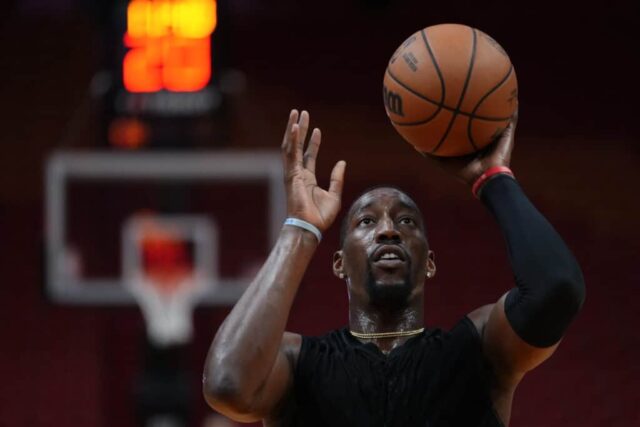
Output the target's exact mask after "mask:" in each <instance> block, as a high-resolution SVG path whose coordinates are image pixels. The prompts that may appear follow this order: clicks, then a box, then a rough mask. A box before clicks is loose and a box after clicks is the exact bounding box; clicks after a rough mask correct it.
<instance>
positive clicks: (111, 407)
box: [0, 0, 640, 427]
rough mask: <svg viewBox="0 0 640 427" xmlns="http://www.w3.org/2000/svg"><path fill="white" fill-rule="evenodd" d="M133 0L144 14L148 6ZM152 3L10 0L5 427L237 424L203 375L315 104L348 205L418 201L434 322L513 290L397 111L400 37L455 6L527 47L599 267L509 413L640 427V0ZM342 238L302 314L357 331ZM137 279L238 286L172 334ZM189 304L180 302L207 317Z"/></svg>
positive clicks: (469, 206)
mask: <svg viewBox="0 0 640 427" xmlns="http://www.w3.org/2000/svg"><path fill="white" fill-rule="evenodd" d="M129 3H135V5H134V6H136V7H139V9H138V12H135V11H134V12H131V13H133V14H131V13H130V14H129V15H127V10H131V5H129ZM151 3H153V2H152V1H151V0H149V1H146V0H132V1H131V2H129V1H127V0H118V1H116V0H113V1H111V0H14V1H11V0H9V1H8V2H7V1H5V2H4V3H3V6H2V9H3V10H2V13H1V14H0V25H1V30H0V49H1V52H2V54H1V55H0V94H1V96H0V100H1V102H2V104H1V106H0V124H1V129H2V131H1V133H0V141H1V143H2V154H0V267H1V268H0V274H1V276H0V277H1V280H0V306H1V308H0V338H1V342H0V372H1V373H2V374H1V378H2V381H1V382H0V426H33V427H39V426H87V427H103V426H105V427H106V426H119V427H128V426H138V425H144V426H154V427H158V426H165V427H166V426H187V425H188V426H209V427H212V426H229V425H235V424H234V423H231V422H229V421H226V420H224V419H222V418H218V417H216V416H215V414H212V413H211V411H210V410H209V409H208V408H207V407H206V405H205V403H204V400H203V399H202V397H201V394H200V376H201V369H202V365H203V361H204V358H205V355H206V351H207V348H208V345H209V343H210V341H211V339H212V337H213V335H214V333H215V331H216V328H217V327H218V325H219V324H220V322H221V321H222V320H223V319H224V317H225V315H226V314H227V313H228V311H229V309H230V304H232V301H233V300H234V298H236V297H237V295H238V293H239V292H241V290H242V286H243V283H246V281H247V280H248V279H249V278H250V277H251V275H252V274H253V273H254V272H255V271H256V269H257V268H258V266H259V265H260V263H261V261H262V260H263V259H264V257H265V255H266V253H267V251H268V249H269V244H270V239H271V236H272V233H273V232H274V227H275V229H276V231H277V227H278V224H279V221H280V220H281V218H280V216H281V215H282V211H281V209H282V208H283V207H284V206H283V205H282V204H281V203H280V202H282V198H281V197H282V195H281V194H280V193H279V191H281V188H280V187H278V186H277V185H276V186H275V187H274V186H273V185H272V184H274V183H276V184H277V182H278V172H279V169H278V151H277V150H278V148H279V144H280V141H281V137H282V132H283V130H284V126H285V122H286V118H287V114H288V112H289V110H290V109H291V108H301V109H308V110H309V111H310V113H311V121H312V125H313V126H318V127H320V128H321V129H322V131H323V148H322V153H321V156H320V162H319V177H320V179H321V180H322V181H323V182H324V183H327V181H328V174H329V171H330V168H331V166H332V165H333V164H334V163H335V162H336V161H337V160H339V159H345V160H346V161H347V163H348V167H347V175H346V189H345V191H346V194H345V198H344V202H345V204H348V203H350V202H351V201H352V200H353V197H354V196H355V195H356V194H357V193H359V192H360V191H361V190H363V189H364V188H366V187H368V186H370V185H373V184H379V183H389V184H393V185H397V186H400V187H402V188H405V189H407V190H408V191H409V193H410V194H412V195H413V196H414V197H415V198H416V200H417V201H418V202H419V204H420V206H421V207H422V209H423V211H424V213H425V216H426V220H427V225H428V233H429V238H430V242H431V245H432V248H433V249H434V250H435V252H436V257H437V261H438V277H437V278H436V279H435V280H433V281H431V282H430V285H429V288H428V289H427V298H426V302H425V304H426V307H427V310H426V313H427V324H428V325H429V326H434V325H439V326H442V327H446V328H448V327H450V326H451V325H452V324H453V323H454V322H455V321H456V320H457V319H459V318H460V317H461V316H462V315H464V314H465V313H467V312H469V311H471V310H472V309H474V308H476V307H478V306H480V305H483V304H486V303H490V302H494V301H495V300H496V299H497V297H498V296H499V295H501V293H502V292H504V290H505V289H507V288H508V287H509V286H511V277H510V270H509V267H508V264H507V259H506V253H505V249H504V245H503V242H502V238H501V237H500V234H499V231H498V229H497V227H496V226H495V225H494V224H493V222H492V220H491V218H490V217H489V215H488V213H487V212H485V211H484V209H483V208H482V206H481V205H480V204H479V203H477V201H475V200H474V199H473V198H472V197H471V196H470V194H469V191H468V189H466V188H464V187H463V186H461V185H460V184H458V183H457V182H453V181H452V180H451V178H450V177H448V176H446V175H444V174H443V173H441V172H440V171H438V170H434V169H432V168H430V167H428V165H427V164H425V162H424V161H423V159H422V158H421V157H420V156H418V155H417V154H416V153H415V152H414V151H413V150H412V149H411V147H410V146H409V145H408V144H406V143H404V142H403V141H402V140H401V138H400V137H399V136H398V135H397V134H396V133H395V131H394V130H393V128H392V127H391V125H390V124H389V123H388V120H387V118H386V116H385V113H384V108H383V105H382V96H381V94H382V87H381V84H382V75H383V71H384V68H385V65H386V62H387V61H388V59H389V57H390V55H391V53H392V52H393V50H394V49H395V47H396V46H397V45H398V44H399V43H400V42H401V41H402V40H404V39H405V38H406V37H407V36H408V35H410V34H412V33H413V32H414V31H416V30H417V29H419V28H422V27H425V26H427V25H433V24H437V23H443V22H459V23H464V24H467V25H471V26H474V27H477V28H479V29H481V30H483V31H485V32H487V33H488V34H490V35H492V36H493V37H494V38H495V39H496V40H498V41H499V42H500V43H501V44H502V46H503V47H504V48H505V49H506V50H507V52H509V55H510V57H511V59H512V61H513V63H514V65H515V68H516V71H517V75H518V81H519V88H520V95H519V97H520V121H519V127H518V132H517V137H516V150H515V155H514V160H513V169H514V171H515V173H516V175H517V176H518V177H519V180H520V181H521V183H522V185H523V187H524V188H525V190H526V191H527V193H528V194H529V196H530V197H531V198H532V199H533V200H534V202H535V203H536V204H537V206H538V207H539V208H540V210H541V211H542V212H543V213H544V214H545V215H546V216H547V217H548V218H549V220H550V221H551V222H552V223H553V224H554V225H555V226H556V228H557V229H558V230H559V231H560V232H561V234H562V235H563V236H564V237H565V239H566V241H567V242H568V244H569V246H570V247H571V248H572V249H573V250H574V252H575V254H576V256H577V258H578V260H579V261H580V262H581V265H582V268H583V271H584V274H585V278H586V283H587V301H586V305H585V307H584V310H583V312H582V313H581V314H580V316H579V318H578V320H577V321H576V323H575V325H574V326H572V327H571V329H570V330H569V333H568V334H567V336H566V338H565V339H564V341H563V344H562V345H561V347H560V349H559V351H558V352H557V353H556V355H555V356H554V357H553V358H552V359H550V360H549V361H548V362H547V363H545V364H544V365H542V366H541V367H540V368H538V369H537V370H536V371H535V372H534V373H532V374H531V375H529V376H528V377H526V378H525V380H524V381H523V383H522V384H521V385H520V386H519V389H518V392H517V394H516V397H515V402H514V406H513V417H512V422H511V425H512V426H514V427H516V426H517V427H534V426H546V427H560V426H563V427H564V426H582V427H596V426H609V427H622V426H630V425H640V407H639V406H638V404H637V403H638V389H639V386H640V362H638V361H639V360H640V332H638V327H637V323H638V313H639V309H638V307H639V301H640V263H639V259H640V257H639V255H640V243H639V242H640V227H639V225H640V223H639V218H640V201H639V199H638V190H637V185H638V183H639V182H640V169H639V168H638V163H639V162H640V149H639V147H638V142H639V141H638V132H637V128H636V123H637V118H636V117H635V116H636V113H637V98H636V96H637V95H636V93H637V76H638V48H637V42H633V41H632V40H633V36H632V34H633V33H634V32H635V29H636V26H637V18H638V15H637V10H636V7H637V4H635V2H632V1H631V0H610V1H607V2H604V3H600V4H598V5H595V6H587V5H586V4H585V3H584V2H577V1H568V2H557V1H556V2H551V1H547V0H543V1H538V2H533V3H531V2H529V3H519V2H507V1H500V0H496V1H486V2H471V1H458V2H425V1H418V0H406V1H397V2H393V1H390V0H342V1H322V2H321V1H300V0H298V1H293V0H280V1H277V2H275V1H271V2H269V1H257V0H254V1H252V0H226V1H225V0H220V1H218V2H217V3H216V2H215V1H213V0H211V1H205V0H201V1H193V0H191V1H190V0H171V1H169V0H167V1H166V3H173V4H182V5H183V6H184V9H183V12H184V14H185V15H184V16H186V17H188V18H189V19H187V20H188V21H189V22H192V23H193V25H192V26H189V27H188V28H187V27H185V28H182V29H181V30H180V31H182V32H180V31H178V30H176V29H175V28H174V30H176V31H175V33H174V34H168V33H166V31H167V27H166V25H165V26H164V27H163V25H164V24H158V26H156V27H153V26H149V25H150V24H149V25H147V24H144V23H143V24H140V22H142V21H136V22H138V24H132V23H130V24H129V25H127V16H129V17H130V19H134V18H135V16H138V18H139V17H140V16H145V15H144V14H145V13H147V12H144V11H145V10H147V9H145V7H151V6H149V5H150V4H151ZM155 3H159V0H155ZM189 4H191V6H189ZM194 5H195V6H194ZM192 6H193V7H201V8H204V9H192V10H191V12H189V10H190V9H189V7H192ZM128 7H129V9H128ZM207 8H209V9H207ZM149 10H151V9H149ZM193 10H208V11H209V13H210V14H209V15H202V14H201V15H198V14H195V15H193V14H192V15H189V13H192V12H193ZM140 11H142V12H140ZM136 13H138V15H135V14H136ZM149 13H151V12H149ZM158 13H159V14H160V15H162V13H163V12H161V11H160V12H158ZM140 14H141V15H140ZM213 14H215V15H213ZM132 17H133V18H132ZM165 18H166V17H165ZM214 18H215V19H214ZM139 19H143V18H139ZM158 19H160V18H158ZM162 19H164V18H162ZM166 19H168V20H169V21H170V20H171V18H166ZM176 19H177V21H175V22H174V24H175V27H176V28H177V27H179V26H180V22H182V21H180V20H179V18H176ZM185 19H186V18H185ZM134 20H135V19H134ZM143 21H144V20H143ZM169 21H167V22H169ZM145 22H146V21H145ZM163 22H164V21H163ZM171 22H173V21H171ZM145 25H146V26H145ZM152 27H153V28H152ZM136 31H138V32H137V33H136ZM154 31H155V33H154ZM190 31H191V33H190ZM125 32H127V36H126V37H124V34H125ZM194 32H195V33H194ZM183 36H184V38H185V40H186V39H189V38H191V40H192V41H191V42H188V43H191V44H188V43H187V42H185V40H179V38H180V37H183ZM172 37H173V38H172ZM158 40H161V41H158ZM193 40H197V41H196V42H193ZM183 42H184V43H187V45H185V44H182V45H181V44H180V43H183ZM154 43H156V44H154ZM157 43H161V44H160V45H158V44H157ZM162 43H165V44H162ZM167 43H168V44H167ZM174 45H180V46H182V49H183V50H180V51H179V52H178V53H176V54H175V55H173V54H172V53H171V52H172V51H171V48H172V47H171V46H174ZM167 46H168V47H167ZM136 49H138V52H139V51H140V50H139V49H150V50H152V49H156V51H157V52H165V53H163V54H160V53H158V54H157V55H158V56H157V59H156V60H157V61H158V62H157V63H154V64H143V65H144V66H142V68H145V67H147V66H149V69H148V70H147V71H142V72H143V73H151V74H153V75H154V76H155V77H154V78H150V77H148V76H147V77H146V78H144V79H140V78H139V75H140V74H139V73H140V72H141V71H140V67H139V66H138V65H139V64H138V65H136V64H137V62H136V61H137V60H136V58H135V55H129V56H128V54H129V53H130V52H132V51H135V50H136ZM162 49H165V50H162ZM166 49H169V53H166ZM154 52H155V51H154ZM150 55H151V54H150ZM154 55H155V54H154ZM181 55H183V56H181ZM152 56H153V55H152ZM153 57H154V58H155V56H153ZM126 58H129V59H126ZM132 58H133V59H132ZM158 58H159V59H158ZM127 61H131V63H130V64H128V66H125V63H126V62H127ZM185 63H188V65H189V67H187V68H188V70H186V71H185V69H184V64H185ZM126 67H129V68H126ZM154 67H155V68H154ZM158 67H164V68H166V69H167V70H168V71H167V72H166V73H164V74H162V75H160V74H157V73H156V74H154V73H155V72H156V71H157V69H158ZM127 69H128V70H129V71H127ZM149 70H151V71H149ZM153 70H156V71H153ZM127 73H131V74H130V75H125V74H127ZM145 85H147V86H145ZM141 91H142V92H141ZM274 156H275V157H274ZM274 162H275V163H274ZM274 165H275V166H274ZM276 187H277V188H276ZM279 209H280V210H279ZM165 220H166V221H165ZM145 221H147V222H145ZM149 221H150V222H149ZM163 221H165V222H163ZM149 224H151V225H149ZM203 230H204V231H203ZM136 233H137V234H136ZM202 236H207V237H206V238H205V237H202ZM126 242H128V243H126ZM337 244H338V227H337V226H334V227H333V229H332V230H331V231H330V232H329V233H328V235H327V236H326V238H325V240H324V241H323V243H322V245H321V246H320V248H319V250H318V251H317V254H316V256H315V258H314V261H313V263H312V264H311V266H310V268H309V270H308V272H307V274H306V276H305V279H304V282H303V284H302V286H301V289H300V292H299V294H298V297H297V300H296V303H295V305H294V307H293V311H292V313H291V316H290V322H289V329H290V330H293V331H296V332H300V333H303V334H321V333H323V332H325V331H327V330H329V329H332V328H337V327H340V326H341V325H343V324H344V323H345V322H346V320H347V317H346V315H347V300H346V292H345V290H344V289H343V285H342V284H341V283H340V282H339V281H338V280H336V279H335V278H334V277H333V275H332V274H331V270H330V260H331V255H332V253H333V251H334V250H335V249H336V248H337ZM136 274H145V275H146V276H145V277H150V278H151V279H150V280H152V281H153V280H155V281H156V282H157V283H156V284H158V283H160V282H162V281H163V280H164V281H165V282H166V283H165V284H164V285H163V284H162V283H160V285H159V286H161V287H162V286H165V288H166V289H169V290H168V291H166V289H165V291H166V292H169V293H171V289H173V288H172V286H174V285H175V283H178V282H179V281H177V280H175V278H176V277H178V276H179V277H191V276H193V277H196V276H197V275H199V274H202V277H201V279H202V280H201V282H203V283H205V282H206V283H209V282H215V283H217V284H218V286H217V287H215V288H213V289H209V288H207V287H206V283H205V285H204V288H203V290H202V292H200V294H199V296H198V298H200V299H201V300H202V302H201V303H200V304H199V305H198V306H197V307H196V308H195V310H194V311H193V317H192V318H193V325H192V326H193V327H192V328H190V327H189V324H188V323H189V322H187V324H184V322H183V323H180V322H179V321H178V323H177V324H176V323H175V322H173V323H172V321H168V324H169V326H166V325H165V326H166V328H168V329H166V328H165V329H163V327H162V326H161V327H160V329H161V331H160V332H159V333H158V332H157V331H156V333H155V334H154V333H153V332H151V333H148V325H152V324H155V325H156V326H157V325H164V323H162V322H163V320H157V319H156V320H155V321H154V320H153V319H150V318H151V317H153V316H154V314H149V313H151V312H153V309H149V308H147V311H146V312H145V316H146V317H147V322H145V317H144V316H143V314H142V312H141V310H140V308H139V306H138V305H137V304H136V302H135V301H136V298H134V297H133V295H135V294H136V291H135V289H133V288H131V287H127V286H129V285H127V284H126V283H125V282H127V277H137V276H136ZM154 277H155V279H154ZM198 277H200V276H198ZM131 281H133V282H136V279H131V280H130V281H129V282H131ZM158 292H164V291H158ZM185 304H186V305H185V306H184V307H182V306H180V307H177V308H175V307H174V308H175V309H176V310H177V311H180V310H181V309H183V311H184V313H183V316H182V317H180V315H179V314H178V315H177V316H176V318H181V319H182V320H184V319H190V318H191V313H190V312H189V310H188V307H187V306H188V303H185ZM181 307H182V308H181ZM149 310H150V311H149ZM155 313H156V314H157V310H156V311H155ZM185 313H186V314H185ZM174 320H175V319H174ZM165 321H166V320H165ZM154 322H155V323H154ZM167 330H169V331H170V332H166V331H167ZM162 331H164V332H162Z"/></svg>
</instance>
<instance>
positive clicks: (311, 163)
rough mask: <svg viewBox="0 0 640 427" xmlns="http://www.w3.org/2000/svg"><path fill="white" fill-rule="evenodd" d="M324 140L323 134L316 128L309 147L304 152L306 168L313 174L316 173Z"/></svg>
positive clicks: (312, 133)
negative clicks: (319, 152) (317, 160)
mask: <svg viewBox="0 0 640 427" xmlns="http://www.w3.org/2000/svg"><path fill="white" fill-rule="evenodd" d="M321 140H322V133H321V132H320V129H318V128H315V129H314V130H313V132H311V138H310V139H309V144H308V145H307V150H306V151H305V152H304V163H303V164H304V167H305V168H306V169H308V170H309V171H310V172H311V173H316V159H317V158H318V150H319V149H320V141H321Z"/></svg>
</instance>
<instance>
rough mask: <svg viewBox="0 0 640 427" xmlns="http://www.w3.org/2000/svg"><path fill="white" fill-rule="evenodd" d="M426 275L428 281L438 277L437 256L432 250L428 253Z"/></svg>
mask: <svg viewBox="0 0 640 427" xmlns="http://www.w3.org/2000/svg"><path fill="white" fill-rule="evenodd" d="M425 275H426V276H427V279H431V278H432V277H433V276H435V275H436V254H435V253H434V252H433V251H432V250H430V251H429V252H428V253H427V265H426V268H425Z"/></svg>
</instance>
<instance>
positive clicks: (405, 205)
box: [351, 199, 420, 216]
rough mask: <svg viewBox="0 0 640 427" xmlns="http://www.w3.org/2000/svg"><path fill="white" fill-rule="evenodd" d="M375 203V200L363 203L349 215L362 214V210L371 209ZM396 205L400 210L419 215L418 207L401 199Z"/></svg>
mask: <svg viewBox="0 0 640 427" xmlns="http://www.w3.org/2000/svg"><path fill="white" fill-rule="evenodd" d="M375 202H376V200H371V201H369V202H367V203H365V204H364V205H362V206H359V207H357V208H356V209H354V210H353V212H352V213H351V215H352V216H354V215H356V214H358V213H360V212H362V211H364V210H367V209H369V208H371V206H372V205H373V204H374V203H375ZM398 204H399V205H400V207H401V208H403V209H408V210H410V211H413V212H414V213H416V214H419V213H420V209H418V207H417V206H416V205H415V204H414V203H411V202H407V201H405V200H402V199H398Z"/></svg>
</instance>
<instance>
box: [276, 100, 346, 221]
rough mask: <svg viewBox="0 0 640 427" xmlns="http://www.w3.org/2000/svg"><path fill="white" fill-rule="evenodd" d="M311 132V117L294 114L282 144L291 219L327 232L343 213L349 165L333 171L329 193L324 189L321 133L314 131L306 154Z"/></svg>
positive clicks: (334, 168)
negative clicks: (321, 182)
mask: <svg viewBox="0 0 640 427" xmlns="http://www.w3.org/2000/svg"><path fill="white" fill-rule="evenodd" d="M308 130H309V113H307V112H306V111H303V112H302V113H301V114H298V111H297V110H291V113H290V114H289V122H288V123H287V130H286V131H285V133H284V139H283V141H282V158H283V165H284V182H285V188H286V192H287V216H288V217H294V218H298V219H301V220H304V221H307V222H309V223H311V224H313V225H315V226H316V227H318V229H320V231H323V232H324V231H326V230H327V229H328V228H329V227H330V226H331V224H333V221H334V220H335V219H336V216H337V215H338V211H339V210H340V204H341V199H342V187H343V184H344V171H345V168H346V165H347V164H346V162H345V161H343V160H341V161H339V162H338V163H336V165H335V166H334V167H333V170H332V171H331V183H330V184H329V190H323V189H322V188H320V187H319V186H318V181H317V180H316V159H317V157H318V151H319V149H320V140H321V137H322V135H321V133H320V129H318V128H315V129H313V132H312V133H311V138H309V142H308V144H307V148H306V151H304V145H305V139H306V138H307V132H308ZM303 152H304V154H303Z"/></svg>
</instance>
